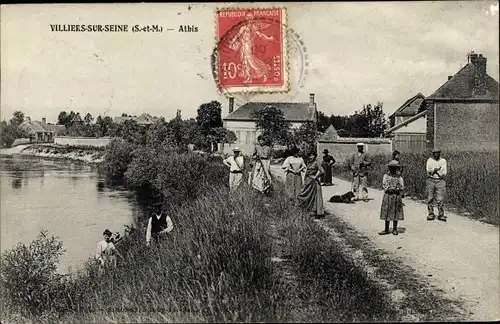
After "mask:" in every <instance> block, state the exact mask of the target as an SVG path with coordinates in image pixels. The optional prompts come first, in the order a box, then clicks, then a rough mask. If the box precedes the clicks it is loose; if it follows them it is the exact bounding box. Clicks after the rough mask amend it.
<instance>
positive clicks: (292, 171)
mask: <svg viewBox="0 0 500 324" xmlns="http://www.w3.org/2000/svg"><path fill="white" fill-rule="evenodd" d="M290 153H291V155H290V156H289V157H287V158H286V159H285V161H284V162H283V165H282V166H281V168H282V169H283V170H284V171H285V190H286V193H287V195H288V197H289V198H290V200H292V201H293V203H294V204H295V205H297V203H298V201H297V198H298V195H299V192H300V189H301V188H302V172H304V171H305V170H306V164H305V163H304V159H302V158H301V157H300V156H299V149H298V148H297V147H293V148H292V149H291V152H290Z"/></svg>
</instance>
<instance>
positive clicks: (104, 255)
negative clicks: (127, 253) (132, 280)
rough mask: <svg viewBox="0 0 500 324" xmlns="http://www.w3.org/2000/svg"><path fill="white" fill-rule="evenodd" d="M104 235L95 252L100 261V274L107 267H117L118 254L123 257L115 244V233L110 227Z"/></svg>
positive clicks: (100, 274)
mask: <svg viewBox="0 0 500 324" xmlns="http://www.w3.org/2000/svg"><path fill="white" fill-rule="evenodd" d="M102 235H103V238H104V239H103V240H102V241H101V242H99V243H98V244H97V248H96V254H95V258H96V260H97V261H98V262H99V270H98V275H99V276H102V275H103V274H104V272H105V271H106V269H109V268H111V267H116V256H119V257H120V258H122V259H123V257H122V255H121V254H120V253H119V252H118V250H117V249H116V247H115V245H114V244H113V239H112V237H113V233H112V232H111V231H110V230H109V229H105V230H104V232H103V233H102Z"/></svg>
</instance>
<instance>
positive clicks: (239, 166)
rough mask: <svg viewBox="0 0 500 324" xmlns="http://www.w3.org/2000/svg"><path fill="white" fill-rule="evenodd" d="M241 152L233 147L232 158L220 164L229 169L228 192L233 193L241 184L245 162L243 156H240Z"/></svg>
mask: <svg viewBox="0 0 500 324" xmlns="http://www.w3.org/2000/svg"><path fill="white" fill-rule="evenodd" d="M240 153H241V151H240V149H239V148H237V147H235V148H234V149H233V156H230V157H228V158H227V159H225V160H224V161H222V163H224V165H225V166H227V167H229V190H230V192H234V191H235V190H236V189H237V188H238V187H239V186H240V185H241V183H242V179H243V170H244V168H245V161H244V159H243V156H242V155H240Z"/></svg>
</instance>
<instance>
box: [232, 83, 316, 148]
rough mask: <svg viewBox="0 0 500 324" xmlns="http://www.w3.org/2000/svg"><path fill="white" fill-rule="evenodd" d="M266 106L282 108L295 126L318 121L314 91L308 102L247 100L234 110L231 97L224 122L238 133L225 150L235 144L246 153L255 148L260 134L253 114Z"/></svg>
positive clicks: (288, 119) (286, 117)
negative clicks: (233, 141) (234, 140)
mask: <svg viewBox="0 0 500 324" xmlns="http://www.w3.org/2000/svg"><path fill="white" fill-rule="evenodd" d="M266 106H273V107H276V108H278V109H279V110H281V111H282V112H283V115H284V117H285V119H286V120H287V121H289V122H290V123H291V124H292V127H293V128H298V127H300V126H301V125H303V124H304V123H306V122H308V121H311V122H317V116H318V112H317V105H316V103H315V101H314V94H313V93H311V94H310V95H309V101H308V102H247V103H246V104H244V105H242V106H241V107H239V108H237V109H236V110H234V98H229V114H228V115H227V116H226V117H225V118H223V123H224V127H225V128H226V129H228V130H231V131H233V132H234V133H235V134H236V138H237V141H236V143H234V144H232V145H226V146H225V151H230V150H231V149H232V147H233V146H238V147H239V148H240V149H241V150H242V152H243V153H244V154H247V153H249V150H253V145H254V144H255V142H256V141H257V136H258V135H259V131H258V130H257V127H256V125H255V122H256V119H255V118H254V117H253V116H254V113H255V112H258V111H260V110H262V109H264V108H265V107H266Z"/></svg>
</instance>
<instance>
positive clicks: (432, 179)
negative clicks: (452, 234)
mask: <svg viewBox="0 0 500 324" xmlns="http://www.w3.org/2000/svg"><path fill="white" fill-rule="evenodd" d="M447 173H448V166H447V163H446V160H445V159H443V158H442V157H441V150H439V149H437V148H435V149H433V150H432V157H430V158H428V159H427V181H426V187H427V211H428V216H427V220H430V221H431V220H434V219H436V216H435V214H434V203H435V204H436V205H437V208H438V219H439V220H440V221H443V222H446V216H445V215H444V208H443V203H444V196H445V194H446V181H445V177H446V174H447Z"/></svg>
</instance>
